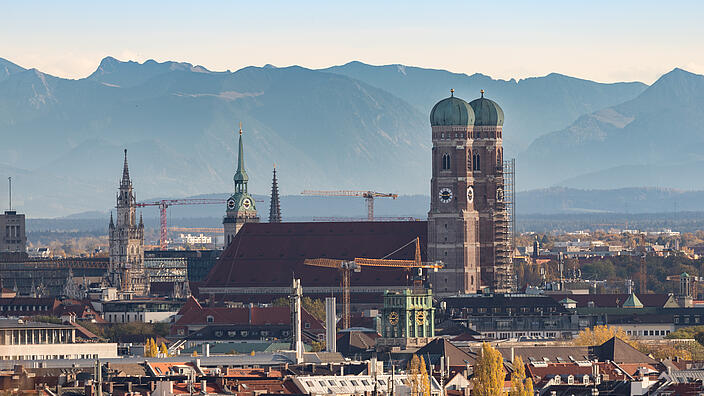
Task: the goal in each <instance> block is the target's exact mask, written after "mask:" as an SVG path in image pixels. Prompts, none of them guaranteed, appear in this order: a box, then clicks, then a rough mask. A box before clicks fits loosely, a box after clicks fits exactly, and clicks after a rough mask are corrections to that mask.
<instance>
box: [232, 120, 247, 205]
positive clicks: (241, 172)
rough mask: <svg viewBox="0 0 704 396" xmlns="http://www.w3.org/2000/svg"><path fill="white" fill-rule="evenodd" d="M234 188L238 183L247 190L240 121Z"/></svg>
mask: <svg viewBox="0 0 704 396" xmlns="http://www.w3.org/2000/svg"><path fill="white" fill-rule="evenodd" d="M234 180H235V190H237V187H238V185H239V186H244V190H243V191H245V192H246V191H247V189H246V187H247V181H249V177H248V176H247V171H245V169H244V145H243V144H242V123H241V122H240V140H239V153H238V156H237V172H235V177H234Z"/></svg>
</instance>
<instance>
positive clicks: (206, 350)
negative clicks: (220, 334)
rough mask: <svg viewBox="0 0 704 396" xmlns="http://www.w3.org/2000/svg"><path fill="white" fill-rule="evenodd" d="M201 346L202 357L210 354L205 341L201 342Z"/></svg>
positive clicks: (208, 346)
mask: <svg viewBox="0 0 704 396" xmlns="http://www.w3.org/2000/svg"><path fill="white" fill-rule="evenodd" d="M201 348H202V354H203V356H204V357H209V356H210V344H208V343H207V342H206V343H203V344H202V345H201Z"/></svg>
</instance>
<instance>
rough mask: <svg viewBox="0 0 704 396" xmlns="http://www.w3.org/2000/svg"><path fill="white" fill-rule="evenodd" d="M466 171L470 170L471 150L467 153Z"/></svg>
mask: <svg viewBox="0 0 704 396" xmlns="http://www.w3.org/2000/svg"><path fill="white" fill-rule="evenodd" d="M467 170H468V171H471V170H472V150H469V151H468V152H467Z"/></svg>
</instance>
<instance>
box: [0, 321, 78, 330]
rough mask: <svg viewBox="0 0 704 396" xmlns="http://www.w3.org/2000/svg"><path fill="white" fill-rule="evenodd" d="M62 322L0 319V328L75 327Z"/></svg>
mask: <svg viewBox="0 0 704 396" xmlns="http://www.w3.org/2000/svg"><path fill="white" fill-rule="evenodd" d="M73 328H74V327H73V326H66V325H62V324H54V323H43V322H28V321H24V320H22V319H0V329H73Z"/></svg>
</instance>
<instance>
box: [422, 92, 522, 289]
mask: <svg viewBox="0 0 704 396" xmlns="http://www.w3.org/2000/svg"><path fill="white" fill-rule="evenodd" d="M430 124H431V129H432V141H433V149H432V178H431V181H430V189H431V191H430V211H429V212H428V257H429V259H430V260H440V261H442V262H443V263H444V268H443V269H441V270H439V271H438V272H436V273H434V274H433V278H432V280H433V289H434V290H435V291H436V293H437V294H454V293H458V292H459V293H474V292H477V291H478V290H480V289H481V288H482V287H489V288H490V289H492V290H493V291H496V292H502V291H509V290H510V283H511V279H512V273H511V266H510V265H511V260H510V252H509V249H508V238H507V220H508V218H507V214H506V208H505V206H504V205H503V174H502V169H503V149H502V147H501V142H502V140H501V139H502V126H503V111H502V110H501V108H500V107H499V105H498V104H496V102H494V101H491V100H489V99H486V98H484V92H483V91H482V96H481V98H478V99H476V100H473V101H472V102H471V103H467V102H466V101H464V100H462V99H460V98H457V97H455V96H454V90H452V91H451V94H450V97H449V98H446V99H443V100H441V101H440V102H438V103H437V104H436V105H435V107H433V110H432V111H431V113H430Z"/></svg>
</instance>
